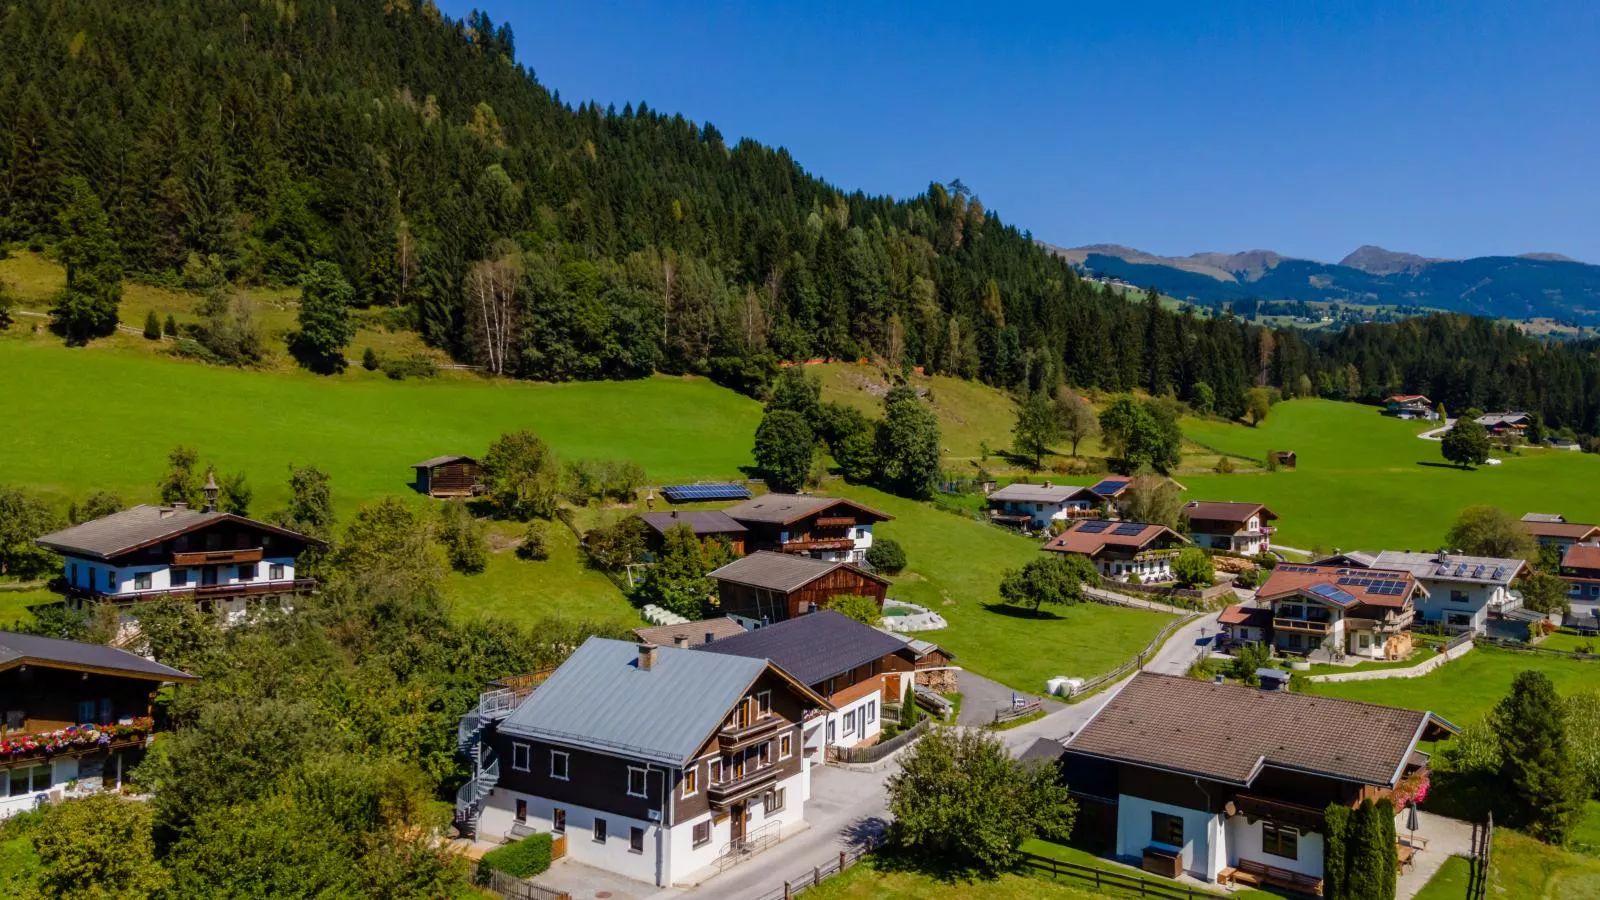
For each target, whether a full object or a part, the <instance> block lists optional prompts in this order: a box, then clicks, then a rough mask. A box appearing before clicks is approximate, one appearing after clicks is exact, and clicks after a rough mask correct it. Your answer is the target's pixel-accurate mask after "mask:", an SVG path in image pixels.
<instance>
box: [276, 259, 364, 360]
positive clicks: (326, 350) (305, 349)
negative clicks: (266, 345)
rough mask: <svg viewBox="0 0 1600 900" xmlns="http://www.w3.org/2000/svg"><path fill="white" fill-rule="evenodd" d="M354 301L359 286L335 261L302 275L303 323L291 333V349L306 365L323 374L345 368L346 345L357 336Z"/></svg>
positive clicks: (299, 316) (300, 313)
mask: <svg viewBox="0 0 1600 900" xmlns="http://www.w3.org/2000/svg"><path fill="white" fill-rule="evenodd" d="M353 302H355V289H354V288H352V287H350V283H349V282H347V281H345V280H344V275H343V274H342V273H341V272H340V271H339V267H338V266H336V265H334V264H333V263H330V262H319V263H317V264H316V265H314V266H312V267H311V270H310V271H309V272H307V273H306V274H305V275H304V276H303V277H302V278H301V279H300V312H299V315H298V317H297V318H296V321H297V323H298V326H299V327H298V328H297V329H296V331H295V332H294V333H293V334H291V335H290V336H289V352H290V353H291V354H293V356H294V358H295V360H296V361H298V362H299V363H300V365H301V366H302V367H304V368H307V369H310V370H311V371H313V372H316V373H318V374H321V375H333V374H336V373H339V372H343V371H344V369H345V364H346V361H345V358H344V348H346V347H348V346H350V342H351V341H352V340H354V339H355V336H356V326H355V322H353V321H352V320H351V318H350V305H351V304H352V303H353Z"/></svg>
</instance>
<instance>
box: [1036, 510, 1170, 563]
mask: <svg viewBox="0 0 1600 900" xmlns="http://www.w3.org/2000/svg"><path fill="white" fill-rule="evenodd" d="M1097 523H1098V524H1097ZM1101 525H1104V526H1106V527H1105V528H1103V529H1102V528H1100V526H1101ZM1133 525H1138V526H1139V531H1137V532H1133V533H1131V534H1117V529H1118V528H1120V527H1122V526H1133ZM1085 527H1087V528H1088V529H1089V530H1088V531H1085V530H1084V528H1085ZM1162 535H1169V536H1171V537H1173V538H1176V539H1177V540H1178V541H1180V542H1182V543H1188V541H1189V539H1188V538H1186V537H1184V536H1183V535H1181V534H1179V533H1177V532H1176V531H1173V530H1172V529H1171V528H1168V527H1167V526H1165V525H1146V524H1143V523H1140V522H1108V521H1106V520H1105V519H1083V520H1080V521H1078V522H1074V523H1073V525H1072V527H1071V528H1069V529H1067V530H1066V531H1063V532H1061V533H1060V534H1058V535H1056V536H1055V537H1053V538H1051V539H1050V540H1049V541H1048V542H1047V543H1046V544H1045V545H1044V549H1045V550H1050V551H1053V552H1056V553H1082V554H1083V555H1085V556H1094V555H1095V554H1097V553H1099V552H1100V551H1101V550H1102V549H1104V548H1106V547H1121V548H1124V549H1128V550H1143V549H1144V548H1145V547H1148V546H1149V545H1150V544H1151V543H1153V542H1154V541H1155V540H1156V539H1157V538H1159V537H1161V536H1162Z"/></svg>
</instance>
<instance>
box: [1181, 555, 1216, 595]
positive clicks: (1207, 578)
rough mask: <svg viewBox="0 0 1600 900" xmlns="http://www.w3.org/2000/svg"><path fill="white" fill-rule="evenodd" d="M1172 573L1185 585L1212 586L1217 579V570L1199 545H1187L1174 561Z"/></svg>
mask: <svg viewBox="0 0 1600 900" xmlns="http://www.w3.org/2000/svg"><path fill="white" fill-rule="evenodd" d="M1172 574H1173V575H1174V576H1176V577H1177V579H1178V581H1179V582H1180V583H1182V584H1183V586H1184V587H1210V586H1211V584H1212V583H1213V582H1215V581H1216V580H1217V570H1216V567H1215V565H1214V564H1213V563H1212V562H1211V557H1210V556H1208V555H1206V552H1205V551H1204V550H1201V549H1200V548H1199V547H1185V548H1183V550H1182V551H1180V552H1179V553H1178V558H1177V559H1175V560H1173V561H1172Z"/></svg>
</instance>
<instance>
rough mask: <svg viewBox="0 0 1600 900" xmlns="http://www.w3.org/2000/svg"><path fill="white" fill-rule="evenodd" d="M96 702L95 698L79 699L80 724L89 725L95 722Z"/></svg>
mask: <svg viewBox="0 0 1600 900" xmlns="http://www.w3.org/2000/svg"><path fill="white" fill-rule="evenodd" d="M94 710H95V702H94V701H93V700H79V701H78V724H79V725H89V724H92V723H94Z"/></svg>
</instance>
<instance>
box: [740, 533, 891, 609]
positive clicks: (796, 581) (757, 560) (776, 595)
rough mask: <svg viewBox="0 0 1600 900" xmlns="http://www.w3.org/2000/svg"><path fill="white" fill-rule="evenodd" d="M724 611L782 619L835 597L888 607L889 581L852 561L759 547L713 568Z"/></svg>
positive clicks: (822, 604) (818, 605)
mask: <svg viewBox="0 0 1600 900" xmlns="http://www.w3.org/2000/svg"><path fill="white" fill-rule="evenodd" d="M711 577H712V578H714V579H716V582H717V602H718V604H719V606H720V607H721V610H722V614H723V615H726V616H735V617H738V618H743V619H749V620H752V621H755V622H781V621H783V620H785V619H792V618H795V617H797V616H800V615H802V614H804V613H806V612H808V611H810V610H811V609H812V608H814V607H822V606H825V605H827V603H828V601H829V600H832V599H833V598H834V597H840V596H844V595H846V594H855V595H859V596H863V597H871V598H872V599H873V600H874V601H875V602H877V604H878V607H879V608H880V609H881V608H882V607H883V598H884V595H885V594H886V593H887V592H888V590H889V582H888V581H887V580H885V579H883V578H880V577H879V576H877V575H874V574H873V573H871V572H868V571H867V570H865V569H862V568H860V567H859V566H856V565H853V564H851V563H847V562H837V561H835V562H829V561H827V560H821V559H813V558H811V557H809V556H799V555H796V554H792V553H774V552H772V551H770V550H759V551H757V552H755V553H752V554H750V555H749V556H746V557H744V558H743V559H736V560H734V561H733V562H731V563H728V564H727V565H725V566H723V567H722V568H720V569H717V570H715V571H713V572H712V573H711Z"/></svg>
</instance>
